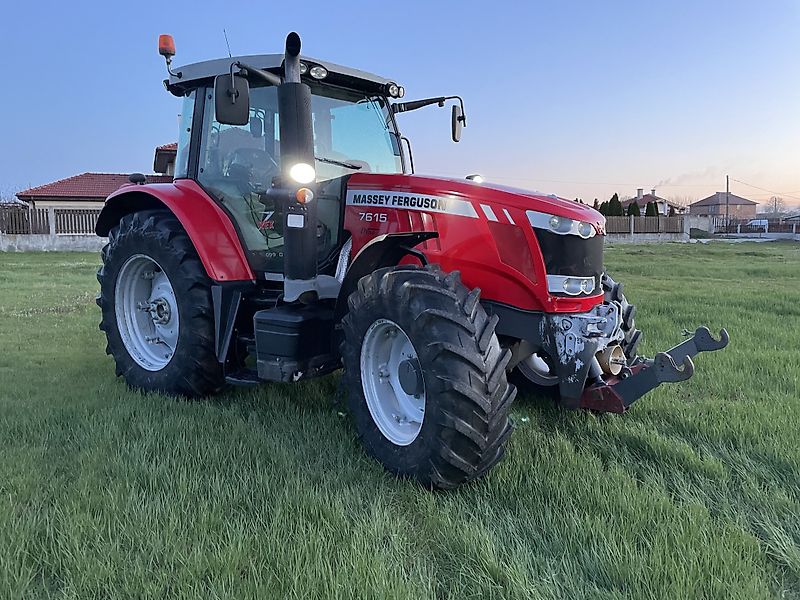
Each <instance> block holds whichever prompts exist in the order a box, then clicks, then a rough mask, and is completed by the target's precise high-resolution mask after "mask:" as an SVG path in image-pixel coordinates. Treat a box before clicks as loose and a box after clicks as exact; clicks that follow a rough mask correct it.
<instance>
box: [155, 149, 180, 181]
mask: <svg viewBox="0 0 800 600" xmlns="http://www.w3.org/2000/svg"><path fill="white" fill-rule="evenodd" d="M177 154H178V143H177V142H172V143H171V144H164V145H163V146H158V147H157V148H156V156H155V159H154V160H153V171H155V172H156V173H161V174H162V175H175V156H176V155H177Z"/></svg>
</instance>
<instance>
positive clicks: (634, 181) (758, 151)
mask: <svg viewBox="0 0 800 600" xmlns="http://www.w3.org/2000/svg"><path fill="white" fill-rule="evenodd" d="M284 4H285V5H286V6H287V8H281V4H280V3H276V2H237V1H229V2H225V3H223V2H215V3H210V2H177V1H176V2H125V3H120V2H114V1H104V2H100V1H95V0H93V1H86V2H82V1H79V0H76V1H74V2H39V1H36V0H31V1H28V2H14V3H5V5H4V7H3V9H2V14H1V15H0V18H2V21H0V65H1V66H2V67H3V68H2V72H3V73H4V75H5V84H4V85H3V94H2V100H0V108H2V116H3V118H4V122H3V128H2V142H0V190H8V189H11V188H19V187H27V186H29V185H36V184H41V183H46V182H48V181H52V180H54V179H57V178H61V177H67V176H69V175H73V174H75V173H79V172H83V171H105V172H130V171H136V170H141V171H148V170H150V169H151V168H152V159H153V148H154V146H156V145H158V144H163V143H166V142H170V141H173V140H175V139H176V130H177V119H176V117H177V113H178V110H179V107H178V101H177V99H175V98H173V97H171V96H170V95H169V94H167V93H166V92H165V91H164V89H163V87H162V84H161V80H162V79H163V78H164V74H165V73H164V65H163V61H162V59H161V57H160V56H159V55H158V54H157V51H156V45H157V37H158V34H159V33H172V34H173V35H174V36H175V40H176V45H177V50H178V54H177V56H176V59H175V61H176V63H177V64H182V63H184V62H194V61H197V60H203V59H208V58H214V57H219V56H223V55H224V54H225V53H226V48H225V40H224V38H223V34H222V29H223V28H225V29H226V30H227V32H228V37H229V39H230V44H231V49H232V51H233V53H234V55H236V54H249V53H265V52H273V51H278V50H279V49H280V48H281V44H282V40H283V38H284V36H285V35H286V33H287V32H289V31H291V30H297V31H298V32H299V33H300V34H301V36H302V38H303V42H304V51H305V52H306V53H307V54H309V55H312V56H316V57H318V58H323V59H328V60H331V61H333V62H338V63H342V64H347V65H350V66H353V67H357V68H361V69H364V70H368V71H374V72H377V73H379V74H381V75H385V76H387V77H392V78H395V79H397V80H398V81H400V82H401V83H402V84H404V85H405V87H406V90H407V96H406V98H407V99H413V98H419V97H425V96H430V95H441V94H460V95H462V96H463V97H464V99H465V101H466V107H467V114H468V117H469V127H468V128H467V129H465V130H464V136H463V139H462V142H461V143H460V144H457V145H456V144H453V143H452V142H450V141H449V131H448V130H449V114H448V113H447V112H446V111H444V110H440V109H437V108H435V107H432V108H428V109H425V110H421V111H417V112H413V113H407V114H404V115H401V116H400V117H399V118H400V119H401V127H402V129H403V130H404V132H405V133H406V135H408V136H409V137H410V138H411V140H412V142H413V144H414V152H415V159H416V163H417V170H418V172H424V173H437V174H443V175H453V176H464V175H466V174H468V173H474V172H478V173H482V174H484V175H486V176H487V177H488V178H489V179H491V180H495V181H500V182H503V183H506V184H510V185H516V186H519V187H526V188H531V189H539V190H543V191H547V192H556V193H558V194H560V195H563V196H567V197H575V196H580V197H582V198H584V199H589V200H591V199H593V198H594V197H600V198H601V199H603V198H605V197H608V196H610V194H611V193H613V192H614V191H618V192H619V193H620V194H630V195H632V194H634V193H635V189H636V188H637V187H643V188H646V189H650V188H651V187H653V186H656V187H657V189H658V193H659V195H662V196H666V197H675V196H679V197H690V198H698V197H702V196H704V195H706V194H708V193H711V192H713V191H715V190H717V189H723V187H724V176H725V174H726V173H729V174H730V175H731V177H732V178H734V179H736V180H738V181H742V182H747V183H749V184H752V185H755V186H758V187H761V188H765V189H766V190H772V191H778V192H781V195H783V196H784V198H786V200H787V201H788V202H789V203H793V204H800V68H799V67H800V35H798V31H800V2H798V1H797V0H776V1H767V2H759V3H756V2H738V1H734V2H722V1H719V2H717V1H708V2H682V1H675V2H641V1H637V2H633V1H631V2H628V1H625V2H613V1H607V2H588V1H587V2H567V1H563V2H556V1H548V2H538V1H537V2H507V1H505V0H495V1H493V2H486V1H483V2H472V1H462V2H457V3H455V2H453V3H450V2H435V1H433V0H428V1H420V2H418V1H416V0H409V1H406V2H403V3H397V2H391V3H390V2H381V3H378V2H347V1H344V0H342V1H338V2H336V1H327V2H322V1H318V2H286V3H284ZM738 181H734V182H733V183H732V190H733V191H734V192H736V193H740V194H742V195H745V196H748V197H751V198H753V199H755V200H762V199H765V198H768V197H769V196H770V195H772V194H771V193H770V192H767V191H762V190H758V189H755V188H752V187H747V186H745V185H744V184H742V183H739V182H738Z"/></svg>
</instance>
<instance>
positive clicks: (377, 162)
mask: <svg viewBox="0 0 800 600" xmlns="http://www.w3.org/2000/svg"><path fill="white" fill-rule="evenodd" d="M284 62H285V58H284V55H275V54H272V55H259V56H243V57H233V58H229V59H223V60H211V61H206V62H201V63H196V64H192V65H188V66H185V67H181V68H179V69H178V70H175V71H171V73H170V79H169V80H167V81H165V85H166V86H167V89H168V90H169V91H170V92H171V93H173V94H175V95H177V96H181V97H183V109H182V111H181V127H180V131H181V137H180V140H179V147H178V154H177V162H176V169H175V177H176V179H180V178H188V179H193V180H195V181H196V182H197V183H198V184H199V185H200V186H201V187H202V188H203V189H204V190H205V191H206V192H207V193H208V194H209V195H210V196H212V197H213V198H214V199H215V200H217V202H219V204H220V206H221V207H222V208H223V209H224V210H225V211H226V212H227V213H228V214H229V216H230V217H231V219H232V221H233V222H234V223H235V226H236V228H237V230H238V233H239V237H240V239H241V241H242V244H243V246H244V248H245V251H246V252H247V255H248V259H249V262H250V266H251V268H252V269H253V271H254V272H256V273H258V274H264V275H265V276H266V275H267V274H271V277H273V278H274V277H276V275H278V274H283V272H284V261H285V249H286V231H285V220H286V214H285V213H286V209H287V206H286V204H287V202H286V197H285V196H286V194H283V195H282V194H280V193H276V188H280V187H281V186H285V187H287V188H290V189H292V190H294V189H295V188H296V187H297V185H298V184H299V185H306V186H308V188H309V189H311V194H313V197H314V200H313V203H314V205H315V208H316V226H315V231H314V234H315V239H316V258H317V262H318V269H319V271H320V272H321V273H326V272H330V270H331V269H332V268H333V267H334V266H335V262H336V258H337V256H336V255H337V251H338V250H339V248H340V247H341V244H342V243H343V241H344V240H343V239H342V237H343V236H342V222H343V207H344V202H343V199H344V193H345V181H346V179H347V177H348V176H350V175H352V174H353V173H385V174H394V173H403V172H404V171H405V170H406V169H407V166H406V158H405V157H404V155H403V152H402V151H401V145H400V134H399V132H398V130H397V126H396V122H395V118H394V112H393V111H392V109H391V105H390V99H391V98H393V97H394V98H397V97H399V96H400V95H401V94H402V93H403V88H402V87H401V86H399V85H397V84H396V83H394V82H392V81H390V80H388V79H385V78H382V77H379V76H377V75H373V74H370V73H365V72H362V71H356V70H354V69H349V68H347V67H342V66H340V65H335V64H333V63H328V62H324V63H323V62H322V61H318V60H314V59H306V58H305V57H304V58H303V59H302V60H301V61H300V62H299V75H300V81H301V82H302V83H303V84H304V85H305V86H307V87H308V89H309V91H310V94H309V97H310V106H309V107H308V108H309V110H310V122H311V124H312V132H311V133H312V136H313V159H312V160H311V161H309V166H311V167H312V169H307V170H306V171H307V172H305V173H304V172H303V170H302V169H299V170H298V169H297V168H295V170H294V171H292V167H296V165H286V162H287V157H286V156H285V152H283V150H284V148H283V147H282V144H281V133H282V128H281V120H282V118H283V119H284V120H287V121H290V122H294V121H296V120H297V116H296V105H293V104H289V107H288V110H290V111H291V114H288V115H286V114H282V111H281V103H280V102H279V97H278V96H279V88H280V86H281V82H280V80H278V81H275V80H273V81H270V80H267V79H266V78H264V77H263V72H266V73H268V74H270V75H272V76H273V77H275V78H276V79H278V78H280V77H282V76H284ZM237 65H247V66H246V67H244V66H237ZM258 71H261V72H262V73H258V74H256V73H257V72H258ZM231 73H234V75H231ZM231 77H233V78H234V80H236V84H237V86H238V90H237V91H238V93H239V95H240V96H239V97H238V98H237V100H238V102H239V104H240V105H241V107H236V108H241V112H240V113H239V114H238V115H234V117H238V118H231V111H225V110H224V108H223V109H222V110H218V107H219V106H222V105H224V104H225V103H227V100H228V97H229V94H228V88H227V87H226V85H228V84H229V83H230V81H231ZM226 82H227V83H226ZM219 95H224V96H225V97H224V98H222V100H224V101H225V103H223V102H221V101H218V98H217V96H219ZM244 105H246V106H244ZM284 129H285V128H284ZM312 161H313V162H312ZM287 166H288V169H285V167H287ZM287 171H288V176H289V177H288V179H289V181H288V182H287V181H281V176H282V175H283V176H284V177H285V175H286V174H287Z"/></svg>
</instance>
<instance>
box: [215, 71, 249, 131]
mask: <svg viewBox="0 0 800 600" xmlns="http://www.w3.org/2000/svg"><path fill="white" fill-rule="evenodd" d="M214 115H215V116H216V119H217V122H218V123H223V124H225V125H248V124H249V123H250V85H249V84H248V83H247V79H245V78H244V77H239V76H238V75H233V74H230V75H217V76H216V77H215V78H214Z"/></svg>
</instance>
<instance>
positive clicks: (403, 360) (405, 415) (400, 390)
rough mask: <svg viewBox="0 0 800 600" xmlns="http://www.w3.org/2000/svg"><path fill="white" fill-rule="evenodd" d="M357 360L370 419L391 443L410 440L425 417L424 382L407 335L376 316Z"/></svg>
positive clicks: (404, 443) (419, 429)
mask: <svg viewBox="0 0 800 600" xmlns="http://www.w3.org/2000/svg"><path fill="white" fill-rule="evenodd" d="M360 364H361V383H362V388H363V390H364V397H365V399H366V401H367V408H368V409H369V412H370V415H371V416H372V420H373V422H374V423H375V425H376V426H377V427H378V429H379V430H380V432H381V433H382V434H383V436H384V437H385V438H386V439H388V440H389V441H390V442H392V443H393V444H395V445H397V446H407V445H409V444H411V443H412V442H413V441H414V440H415V439H416V438H417V436H418V435H419V432H420V431H421V430H422V422H423V420H424V417H425V382H424V378H423V373H422V368H421V366H420V364H419V359H418V357H417V352H416V350H415V349H414V345H413V344H412V343H411V340H410V339H409V337H408V335H407V334H406V333H405V331H403V330H402V329H401V328H400V326H398V325H397V324H396V323H394V322H393V321H390V320H389V319H378V320H377V321H375V322H374V323H373V324H372V325H370V327H369V329H368V330H367V332H366V333H365V334H364V341H363V344H362V346H361V363H360Z"/></svg>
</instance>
